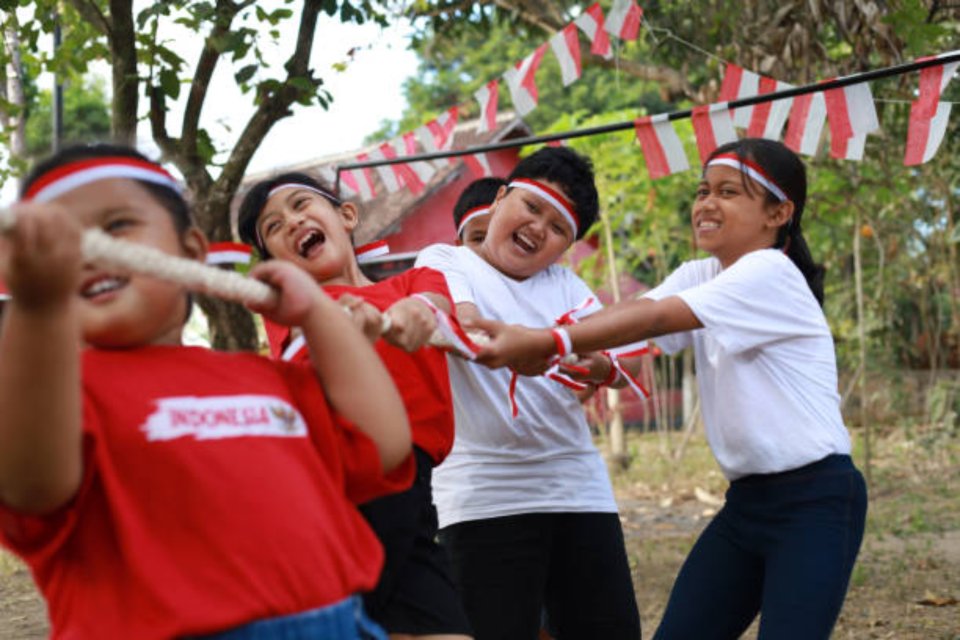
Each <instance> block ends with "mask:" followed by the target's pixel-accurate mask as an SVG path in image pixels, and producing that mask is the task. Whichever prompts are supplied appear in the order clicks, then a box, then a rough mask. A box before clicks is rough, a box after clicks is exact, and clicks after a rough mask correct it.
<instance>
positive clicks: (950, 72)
mask: <svg viewBox="0 0 960 640" xmlns="http://www.w3.org/2000/svg"><path fill="white" fill-rule="evenodd" d="M954 53H956V52H954ZM944 55H949V54H944ZM938 57H939V56H938ZM921 60H923V58H921ZM957 66H960V62H949V63H947V64H941V65H937V66H934V67H925V68H923V69H920V89H919V91H918V94H917V102H918V103H919V105H918V107H917V109H918V111H917V117H918V118H919V117H922V116H926V117H928V118H932V117H934V114H935V113H936V112H937V110H938V109H939V108H940V106H939V105H940V96H941V95H942V94H943V91H944V89H946V88H947V84H949V82H950V79H951V78H953V76H954V74H955V73H956V72H957ZM910 117H911V118H913V108H912V107H911V109H910Z"/></svg>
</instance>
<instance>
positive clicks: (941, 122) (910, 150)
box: [903, 100, 953, 167]
mask: <svg viewBox="0 0 960 640" xmlns="http://www.w3.org/2000/svg"><path fill="white" fill-rule="evenodd" d="M952 106H953V105H952V104H950V103H949V102H938V103H937V110H936V112H935V113H934V114H933V117H932V118H929V117H927V113H928V111H929V107H928V106H926V105H925V104H921V103H920V101H919V100H917V101H915V102H914V103H913V104H912V105H910V124H909V125H908V127H907V152H906V154H905V155H904V158H903V164H904V165H906V166H908V167H909V166H913V165H918V164H923V163H924V162H928V161H929V160H930V159H931V158H933V156H934V155H936V153H937V149H939V148H940V143H941V142H943V136H944V134H945V133H946V132H947V123H948V122H949V120H950V108H951V107H952Z"/></svg>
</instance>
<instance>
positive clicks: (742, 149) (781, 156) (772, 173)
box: [704, 138, 826, 306]
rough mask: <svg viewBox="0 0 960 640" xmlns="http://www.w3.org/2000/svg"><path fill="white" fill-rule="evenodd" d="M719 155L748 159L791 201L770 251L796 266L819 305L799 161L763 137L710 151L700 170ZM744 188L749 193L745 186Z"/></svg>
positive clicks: (817, 269)
mask: <svg viewBox="0 0 960 640" xmlns="http://www.w3.org/2000/svg"><path fill="white" fill-rule="evenodd" d="M723 153H734V154H736V155H737V157H739V158H740V159H741V160H749V161H750V162H753V163H755V164H756V165H758V166H759V167H760V168H762V169H763V172H764V173H765V174H766V175H767V176H768V177H769V178H770V179H771V180H773V182H774V184H776V185H777V186H778V187H780V189H781V190H782V191H783V192H784V193H785V194H786V196H787V199H788V200H790V201H791V202H793V216H792V217H791V218H790V220H788V221H787V222H786V224H784V225H782V226H781V227H780V228H779V229H778V230H777V237H776V240H775V241H774V243H773V248H774V249H782V250H783V252H784V253H785V254H786V255H787V257H788V258H790V260H792V261H793V263H794V264H795V265H797V268H798V269H800V273H802V274H803V277H804V278H805V279H806V280H807V285H808V286H809V287H810V291H812V292H813V295H814V297H815V298H816V299H817V302H819V303H820V306H823V277H824V274H825V273H826V269H824V267H823V265H821V264H817V263H816V262H814V261H813V256H812V255H810V248H809V247H808V246H807V241H806V239H805V238H804V237H803V230H802V228H801V226H800V221H801V218H802V216H803V210H804V207H805V206H806V204H807V170H806V167H805V166H804V164H803V161H802V160H800V158H799V157H798V156H797V154H795V153H794V152H793V151H791V150H790V148H789V147H787V146H786V145H785V144H783V143H782V142H778V141H776V140H767V139H766V138H743V139H741V140H736V141H734V142H728V143H727V144H724V145H721V146H719V147H717V148H716V149H714V151H713V153H711V154H710V157H709V158H707V162H705V163H704V167H706V165H707V164H709V163H710V160H712V159H713V158H715V157H717V156H718V155H720V154H723ZM744 183H745V184H749V183H747V181H746V174H744ZM747 189H748V190H749V186H748V187H747ZM763 191H764V193H765V199H766V201H767V203H768V204H777V203H779V202H780V200H779V199H778V198H777V196H775V195H774V194H773V193H772V192H771V191H770V190H768V189H766V188H764V189H763Z"/></svg>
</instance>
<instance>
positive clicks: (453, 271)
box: [413, 244, 474, 304]
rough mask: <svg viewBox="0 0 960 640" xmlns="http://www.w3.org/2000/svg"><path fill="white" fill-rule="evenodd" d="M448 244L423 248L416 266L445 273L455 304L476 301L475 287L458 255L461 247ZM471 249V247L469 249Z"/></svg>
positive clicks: (415, 263)
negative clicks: (472, 285) (471, 283)
mask: <svg viewBox="0 0 960 640" xmlns="http://www.w3.org/2000/svg"><path fill="white" fill-rule="evenodd" d="M462 248H463V247H454V246H451V245H448V244H432V245H430V246H429V247H427V248H425V249H423V250H422V251H421V252H420V253H419V254H418V255H417V260H416V262H414V265H413V266H415V267H430V268H431V269H436V270H437V271H439V272H440V273H442V274H443V277H444V278H446V280H447V288H449V289H450V297H451V298H452V299H453V302H454V304H459V303H461V302H474V296H473V288H472V287H471V286H470V279H469V278H468V277H467V273H466V269H465V268H464V265H463V262H462V261H461V260H460V257H459V255H458V251H459V249H462ZM468 251H469V249H468Z"/></svg>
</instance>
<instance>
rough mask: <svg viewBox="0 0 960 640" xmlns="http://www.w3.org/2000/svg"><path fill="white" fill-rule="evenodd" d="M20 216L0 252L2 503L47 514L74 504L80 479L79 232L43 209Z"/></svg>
mask: <svg viewBox="0 0 960 640" xmlns="http://www.w3.org/2000/svg"><path fill="white" fill-rule="evenodd" d="M17 211H18V222H17V226H16V228H15V229H13V230H11V231H10V232H8V234H7V237H6V238H4V241H3V246H2V248H0V253H2V256H0V263H2V271H3V278H4V280H5V281H6V282H7V285H8V286H9V288H10V291H11V293H12V300H11V301H10V302H9V303H8V304H7V307H6V309H5V310H4V318H3V325H2V330H0V500H2V502H3V503H4V504H6V505H7V506H9V507H12V508H13V509H16V510H18V511H22V512H24V513H48V512H51V511H54V510H56V509H57V508H59V507H61V506H63V505H64V504H65V503H66V502H67V501H69V500H70V499H71V498H72V497H73V496H74V494H76V492H77V490H78V489H79V487H80V482H81V479H82V476H83V461H82V445H81V421H82V418H81V411H82V410H81V387H80V347H81V336H80V324H79V318H78V310H77V300H76V295H77V293H76V289H77V281H78V277H79V275H78V274H79V269H80V265H81V259H80V233H81V229H80V227H79V224H78V223H77V221H76V220H75V219H74V218H72V217H71V216H69V215H66V214H65V212H63V211H62V210H61V209H59V208H56V207H52V206H49V205H21V206H19V207H17Z"/></svg>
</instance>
